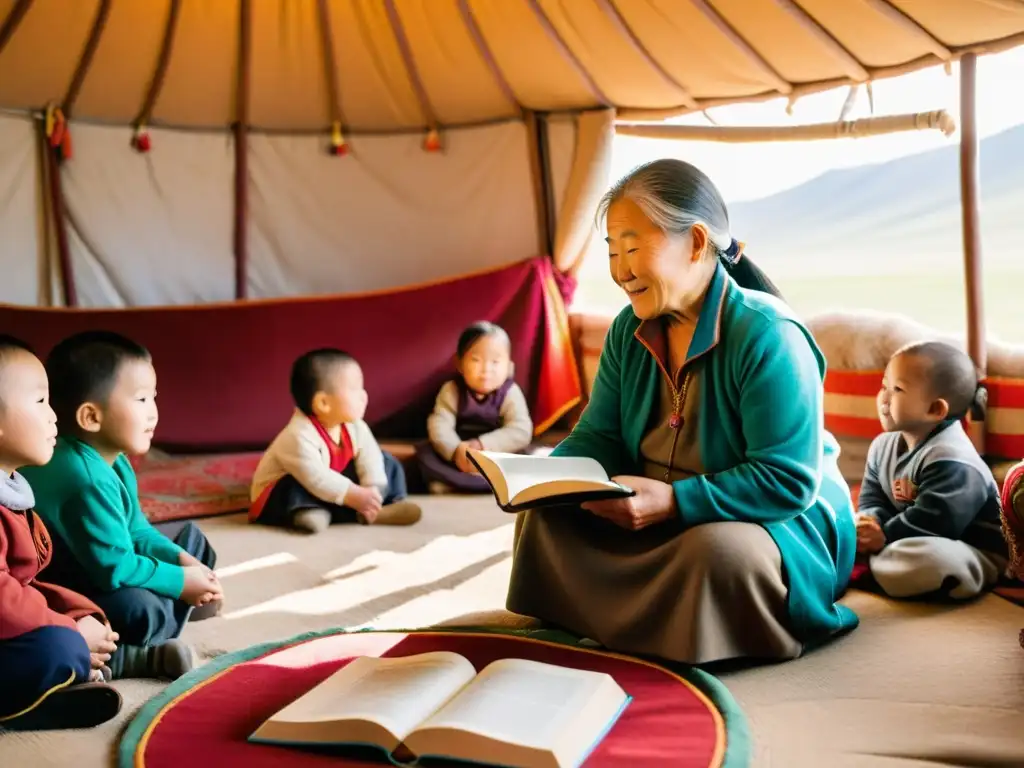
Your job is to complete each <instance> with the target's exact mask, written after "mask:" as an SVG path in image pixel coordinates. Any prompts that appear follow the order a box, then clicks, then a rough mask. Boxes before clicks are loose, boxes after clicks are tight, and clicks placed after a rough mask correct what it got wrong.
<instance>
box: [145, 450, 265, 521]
mask: <svg viewBox="0 0 1024 768" xmlns="http://www.w3.org/2000/svg"><path fill="white" fill-rule="evenodd" d="M261 455H262V454H260V453H228V454H216V455H197V456H167V455H166V454H158V453H153V454H149V455H146V456H143V457H141V458H139V459H137V460H135V461H133V462H132V463H133V465H134V466H135V472H136V475H137V477H138V481H139V503H140V504H141V505H142V512H143V514H144V515H145V516H146V518H147V519H148V520H149V521H150V522H152V523H164V522H167V521H169V520H183V519H191V518H197V517H211V516H213V515H225V514H229V513H232V512H239V511H241V510H244V509H247V508H248V507H249V484H250V482H251V481H252V476H253V472H255V471H256V465H257V464H258V463H259V460H260V456H261Z"/></svg>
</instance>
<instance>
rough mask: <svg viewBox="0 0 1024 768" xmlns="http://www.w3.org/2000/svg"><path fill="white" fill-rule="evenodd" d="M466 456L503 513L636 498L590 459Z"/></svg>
mask: <svg viewBox="0 0 1024 768" xmlns="http://www.w3.org/2000/svg"><path fill="white" fill-rule="evenodd" d="M466 455H467V456H468V457H469V460H470V462H472V464H473V466H475V467H476V468H477V469H478V470H479V471H480V474H481V475H482V476H483V478H484V480H486V481H487V484H488V485H489V486H490V487H491V491H492V492H493V493H494V498H495V500H496V501H497V502H498V506H499V507H501V508H502V509H503V510H505V511H506V512H520V511H522V510H524V509H535V508H538V507H550V506H555V505H559V504H582V503H583V502H585V501H598V500H599V499H617V498H624V497H627V496H633V495H634V494H635V491H634V490H633V489H632V488H627V487H626V486H624V485H620V484H619V483H616V482H615V481H614V480H612V479H611V478H609V477H608V473H607V472H605V471H604V467H602V466H601V465H600V464H599V463H598V462H597V461H596V460H595V459H591V458H589V457H583V456H523V455H522V454H518V453H495V452H492V451H478V450H475V449H473V448H470V449H469V451H467V453H466Z"/></svg>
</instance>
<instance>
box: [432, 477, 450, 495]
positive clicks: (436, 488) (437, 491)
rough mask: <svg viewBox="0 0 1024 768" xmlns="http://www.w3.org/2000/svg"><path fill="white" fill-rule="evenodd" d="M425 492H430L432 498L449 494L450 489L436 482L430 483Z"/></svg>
mask: <svg viewBox="0 0 1024 768" xmlns="http://www.w3.org/2000/svg"><path fill="white" fill-rule="evenodd" d="M427 490H428V491H430V493H431V495H433V496H444V495H445V494H447V493H451V492H452V489H451V488H449V487H448V486H447V485H445V484H444V483H441V482H438V481H437V480H434V481H432V482H431V483H429V484H428V485H427Z"/></svg>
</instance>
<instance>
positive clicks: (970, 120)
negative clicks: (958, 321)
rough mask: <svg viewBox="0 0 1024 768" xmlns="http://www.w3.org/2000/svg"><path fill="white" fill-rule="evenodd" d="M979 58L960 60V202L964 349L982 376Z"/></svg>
mask: <svg viewBox="0 0 1024 768" xmlns="http://www.w3.org/2000/svg"><path fill="white" fill-rule="evenodd" d="M977 68H978V57H977V55H976V54H974V53H968V54H966V55H965V56H964V57H963V58H962V59H961V60H960V131H961V133H960V203H961V211H962V219H963V237H964V282H965V283H966V287H967V351H968V353H969V354H970V356H971V358H972V359H973V360H974V364H975V365H976V366H977V367H978V371H979V372H980V373H981V375H984V374H985V369H986V366H987V363H988V359H987V354H986V349H985V304H984V300H983V295H982V294H983V291H982V275H981V216H980V212H979V200H978V113H977V107H976V101H977V89H976V81H977Z"/></svg>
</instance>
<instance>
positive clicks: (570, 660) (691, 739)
mask: <svg viewBox="0 0 1024 768" xmlns="http://www.w3.org/2000/svg"><path fill="white" fill-rule="evenodd" d="M438 650H448V651H454V652H456V653H459V654H461V655H462V656H464V657H466V658H467V659H469V660H470V661H471V662H472V663H473V664H474V666H475V667H476V668H477V670H480V669H482V668H483V667H485V666H486V665H487V664H489V663H490V662H492V661H494V660H496V659H500V658H512V657H515V658H526V659H534V660H537V661H544V662H548V663H553V664H560V665H564V666H571V667H579V668H585V669H594V670H598V671H602V672H606V673H608V674H610V675H612V676H613V677H614V678H615V679H616V681H617V682H618V683H619V684H620V685H621V686H622V687H623V688H624V689H625V691H626V692H627V693H628V694H629V695H631V696H632V697H633V701H632V702H631V704H630V705H629V706H628V707H627V708H626V710H625V711H624V712H623V714H622V716H621V718H620V719H619V720H618V722H617V723H616V724H615V725H614V727H613V728H612V729H611V730H610V731H609V732H608V734H607V735H606V737H605V738H604V740H603V741H602V742H601V743H600V744H599V745H598V746H597V748H596V749H595V750H594V752H593V753H592V754H591V755H590V757H589V758H588V759H587V760H586V762H585V765H586V766H587V767H588V768H597V767H598V766H603V767H605V768H618V767H619V766H621V767H622V768H626V767H627V766H628V767H629V768H632V766H634V765H674V766H679V767H680V768H685V767H686V766H693V767H694V768H697V767H698V766H699V767H700V768H705V766H722V767H723V768H738V767H739V766H745V765H747V764H748V763H749V738H748V734H747V730H746V720H745V718H744V717H743V715H742V713H741V712H740V710H739V708H738V706H737V704H736V703H735V701H734V700H733V698H732V696H731V695H730V694H729V693H728V691H727V690H726V689H725V686H723V685H722V684H721V683H720V682H718V681H717V680H716V679H715V678H713V677H712V676H711V675H709V674H707V673H705V672H702V671H699V670H693V669H689V668H687V669H683V670H674V671H670V670H668V669H666V668H664V667H661V666H657V665H655V664H652V663H649V662H644V661H640V660H637V659H632V658H628V657H625V656H619V655H615V654H610V653H605V652H602V651H596V650H593V649H589V648H581V647H579V645H578V643H577V641H576V639H575V638H572V637H570V636H568V635H565V634H564V633H559V632H552V631H545V630H523V631H499V630H493V629H488V630H481V629H468V628H461V629H460V628H451V629H446V630H441V631H438V630H423V631H380V632H374V631H362V632H352V633H347V632H345V631H343V630H328V631H326V632H321V633H312V634H309V635H301V636H299V637H296V638H292V639H291V640H286V641H284V642H282V643H270V644H266V645H260V646H255V647H252V648H247V649H244V650H242V651H238V652H236V653H232V654H228V655H226V656H223V657H220V658H218V659H216V660H215V661H213V662H212V663H210V664H207V665H205V666H204V667H201V668H199V669H197V670H194V671H193V672H192V673H190V674H189V675H187V676H186V677H184V678H182V679H181V680H179V681H177V682H175V683H173V684H171V686H170V687H169V688H167V690H166V691H164V693H162V694H161V695H159V696H158V697H156V698H155V699H153V700H152V701H150V702H149V703H148V704H146V705H145V706H144V707H143V708H142V710H141V711H140V712H139V714H138V716H136V718H135V719H134V720H133V721H132V723H131V725H130V726H129V727H128V729H127V731H126V732H125V734H124V737H123V739H122V741H121V745H120V748H119V764H120V766H121V767H122V768H130V767H131V768H179V767H180V766H181V765H183V764H187V763H188V762H190V761H194V760H195V757H196V755H197V754H202V755H203V757H204V761H208V762H210V763H211V764H217V765H246V766H248V768H263V766H280V767H283V766H290V765H303V766H306V765H318V764H321V763H322V764H325V765H326V764H328V763H330V764H333V765H338V766H343V765H347V766H376V765H380V764H382V762H384V761H382V760H375V761H372V762H369V761H366V760H365V759H363V758H355V757H353V758H346V757H341V756H339V754H338V753H337V752H334V753H329V754H328V753H323V752H310V751H308V750H301V749H292V748H287V747H276V746H273V747H271V746H266V745H259V744H251V743H249V742H248V741H247V738H246V737H247V736H248V735H249V734H250V733H252V731H253V730H255V729H256V727H257V726H258V725H259V724H260V723H261V722H263V721H264V720H265V719H266V718H268V717H270V716H271V715H272V714H273V713H274V712H276V711H277V710H279V709H280V708H282V707H283V706H285V705H286V704H288V703H289V702H290V701H293V700H294V699H295V698H297V697H298V696H300V695H302V694H303V693H305V692H306V691H308V690H309V689H310V688H312V687H313V686H315V685H316V684H317V683H319V682H320V681H322V680H324V679H325V678H326V677H328V676H329V675H330V674H332V673H333V672H334V671H336V670H337V669H338V668H340V667H342V666H344V664H346V663H347V662H348V661H350V660H351V659H352V658H355V657H358V656H361V655H377V656H406V655H412V654H418V653H426V652H430V651H438Z"/></svg>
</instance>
